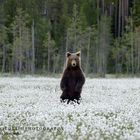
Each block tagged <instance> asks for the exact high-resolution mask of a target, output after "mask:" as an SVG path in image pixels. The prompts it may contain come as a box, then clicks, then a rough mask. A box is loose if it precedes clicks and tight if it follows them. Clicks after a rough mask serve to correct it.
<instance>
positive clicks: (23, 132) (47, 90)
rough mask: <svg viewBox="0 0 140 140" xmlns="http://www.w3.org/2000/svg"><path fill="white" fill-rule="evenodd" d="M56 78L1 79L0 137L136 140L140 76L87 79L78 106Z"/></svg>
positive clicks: (5, 139) (138, 136)
mask: <svg viewBox="0 0 140 140" xmlns="http://www.w3.org/2000/svg"><path fill="white" fill-rule="evenodd" d="M59 83H60V79H59V78H47V77H46V78H43V77H36V78H35V77H24V78H18V77H13V78H12V77H11V78H8V77H7V78H0V139H3V140H8V139H9V140H17V139H18V140H20V139H21V140H24V139H25V140H26V139H28V140H31V139H38V140H104V139H105V140H112V139H117V140H118V139H121V140H122V139H127V140H128V139H130V140H133V139H134V140H135V139H140V79H136V78H135V79H88V78H87V79H86V83H85V85H84V87H83V91H82V101H81V104H80V105H77V104H74V103H71V104H65V103H60V99H59V97H60V94H61V90H60V87H59Z"/></svg>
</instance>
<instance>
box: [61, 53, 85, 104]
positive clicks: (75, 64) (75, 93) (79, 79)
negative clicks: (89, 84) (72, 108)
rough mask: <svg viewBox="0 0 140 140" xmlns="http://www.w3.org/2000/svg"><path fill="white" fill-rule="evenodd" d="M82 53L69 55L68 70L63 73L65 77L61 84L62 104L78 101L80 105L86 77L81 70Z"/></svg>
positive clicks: (67, 55)
mask: <svg viewBox="0 0 140 140" xmlns="http://www.w3.org/2000/svg"><path fill="white" fill-rule="evenodd" d="M80 56H81V52H77V53H69V52H67V54H66V57H67V60H66V68H65V70H64V72H63V76H62V79H61V82H60V87H61V90H62V95H61V96H60V99H61V101H62V102H65V100H66V99H67V103H69V102H70V101H76V102H77V103H79V100H80V98H81V91H82V87H83V85H84V83H85V76H84V73H83V71H82V68H81V57H80Z"/></svg>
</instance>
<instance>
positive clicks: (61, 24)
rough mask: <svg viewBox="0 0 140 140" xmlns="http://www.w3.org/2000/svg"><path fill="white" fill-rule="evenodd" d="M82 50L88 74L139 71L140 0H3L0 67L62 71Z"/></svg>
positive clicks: (13, 70) (5, 70)
mask: <svg viewBox="0 0 140 140" xmlns="http://www.w3.org/2000/svg"><path fill="white" fill-rule="evenodd" d="M76 51H81V61H82V68H83V70H84V72H85V73H86V74H90V75H93V74H96V75H98V76H101V77H105V75H106V74H128V75H139V73H140V0H0V72H1V73H13V74H17V73H19V74H40V73H44V74H55V73H56V74H59V73H62V71H63V67H64V63H65V57H66V52H76Z"/></svg>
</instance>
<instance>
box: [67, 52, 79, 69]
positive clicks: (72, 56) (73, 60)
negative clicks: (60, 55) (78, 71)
mask: <svg viewBox="0 0 140 140" xmlns="http://www.w3.org/2000/svg"><path fill="white" fill-rule="evenodd" d="M66 57H67V62H66V66H67V67H69V68H76V67H81V52H80V51H79V52H76V53H70V52H67V54H66Z"/></svg>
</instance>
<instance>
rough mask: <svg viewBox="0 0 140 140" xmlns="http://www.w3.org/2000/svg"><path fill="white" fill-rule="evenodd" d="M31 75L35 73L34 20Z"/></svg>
mask: <svg viewBox="0 0 140 140" xmlns="http://www.w3.org/2000/svg"><path fill="white" fill-rule="evenodd" d="M31 63H32V64H31V73H32V74H34V73H35V33H34V20H33V21H32V62H31Z"/></svg>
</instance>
